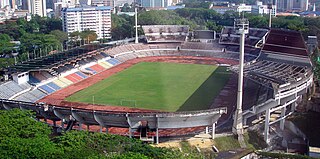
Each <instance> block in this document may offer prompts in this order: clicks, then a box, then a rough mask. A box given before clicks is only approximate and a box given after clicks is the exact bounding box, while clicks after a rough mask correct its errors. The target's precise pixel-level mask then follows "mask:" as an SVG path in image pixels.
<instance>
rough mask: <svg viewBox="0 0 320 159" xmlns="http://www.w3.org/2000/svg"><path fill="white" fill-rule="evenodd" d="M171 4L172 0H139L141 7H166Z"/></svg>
mask: <svg viewBox="0 0 320 159" xmlns="http://www.w3.org/2000/svg"><path fill="white" fill-rule="evenodd" d="M171 5H172V0H141V6H142V7H148V8H155V7H162V8H165V7H168V6H171Z"/></svg>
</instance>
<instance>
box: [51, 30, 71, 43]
mask: <svg viewBox="0 0 320 159" xmlns="http://www.w3.org/2000/svg"><path fill="white" fill-rule="evenodd" d="M50 34H51V35H53V36H55V38H56V39H58V40H59V42H60V43H63V42H65V41H66V40H68V34H67V33H66V32H63V31H61V30H53V31H51V32H50Z"/></svg>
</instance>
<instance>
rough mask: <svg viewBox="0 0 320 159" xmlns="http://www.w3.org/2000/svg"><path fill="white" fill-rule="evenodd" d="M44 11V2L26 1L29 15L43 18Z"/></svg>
mask: <svg viewBox="0 0 320 159" xmlns="http://www.w3.org/2000/svg"><path fill="white" fill-rule="evenodd" d="M46 9H47V7H46V0H28V10H29V13H31V14H33V15H39V16H41V17H45V16H47V12H46Z"/></svg>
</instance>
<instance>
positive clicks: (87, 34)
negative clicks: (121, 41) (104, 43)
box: [80, 30, 98, 44]
mask: <svg viewBox="0 0 320 159" xmlns="http://www.w3.org/2000/svg"><path fill="white" fill-rule="evenodd" d="M97 37H98V35H97V34H96V32H95V31H92V30H84V31H82V32H80V38H81V39H82V40H83V41H84V42H85V41H87V43H88V44H89V43H90V42H91V41H95V40H97Z"/></svg>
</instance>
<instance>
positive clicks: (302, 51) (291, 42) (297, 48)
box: [262, 29, 308, 57]
mask: <svg viewBox="0 0 320 159" xmlns="http://www.w3.org/2000/svg"><path fill="white" fill-rule="evenodd" d="M262 50H263V51H264V52H267V53H274V54H290V55H293V56H302V57H307V56H308V52H307V49H306V46H305V43H304V40H303V38H302V35H301V34H300V33H299V32H297V31H292V30H286V29H271V31H270V33H269V35H268V37H267V40H266V43H265V45H264V46H263V48H262Z"/></svg>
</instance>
